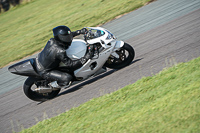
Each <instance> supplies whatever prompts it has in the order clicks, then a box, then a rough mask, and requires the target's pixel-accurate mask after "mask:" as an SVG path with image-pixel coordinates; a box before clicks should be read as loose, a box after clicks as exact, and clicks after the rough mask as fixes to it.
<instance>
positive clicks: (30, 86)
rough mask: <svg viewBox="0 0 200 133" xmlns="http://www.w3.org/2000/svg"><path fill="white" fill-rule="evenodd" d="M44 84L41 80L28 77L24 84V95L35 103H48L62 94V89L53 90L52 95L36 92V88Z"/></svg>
mask: <svg viewBox="0 0 200 133" xmlns="http://www.w3.org/2000/svg"><path fill="white" fill-rule="evenodd" d="M41 83H44V82H42V81H41V80H39V79H37V78H33V77H28V78H27V79H26V81H25V83H24V87H23V89H24V93H25V95H26V96H27V97H28V98H29V99H31V100H34V101H46V100H49V99H52V98H54V97H56V96H57V95H58V93H59V92H60V89H58V90H53V91H52V92H50V93H38V92H36V91H35V89H36V88H38V87H39V86H38V85H39V84H40V85H41Z"/></svg>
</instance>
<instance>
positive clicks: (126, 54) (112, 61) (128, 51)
mask: <svg viewBox="0 0 200 133" xmlns="http://www.w3.org/2000/svg"><path fill="white" fill-rule="evenodd" d="M115 52H116V53H117V54H118V56H119V58H116V57H115V56H113V55H110V57H109V58H108V60H107V61H106V63H105V66H106V67H108V68H112V69H120V68H123V67H125V66H128V65H129V64H130V63H131V62H132V61H133V59H134V57H135V51H134V49H133V48H132V46H130V45H129V44H128V43H124V46H123V47H122V48H120V49H119V50H117V51H115Z"/></svg>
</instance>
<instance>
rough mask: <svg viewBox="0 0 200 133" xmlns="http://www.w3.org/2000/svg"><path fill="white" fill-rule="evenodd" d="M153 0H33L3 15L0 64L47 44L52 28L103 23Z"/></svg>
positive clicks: (77, 27) (0, 65)
mask: <svg viewBox="0 0 200 133" xmlns="http://www.w3.org/2000/svg"><path fill="white" fill-rule="evenodd" d="M149 1H152V0H81V1H80V0H59V2H58V1H55V0H33V1H31V2H30V3H26V4H25V5H20V6H18V7H17V8H13V9H11V10H9V11H8V12H5V13H2V14H1V15H0V20H1V21H0V25H1V27H0V33H1V34H0V47H1V49H0V67H3V66H5V65H6V64H8V63H9V62H11V61H14V60H18V59H21V58H22V57H24V56H27V55H30V54H32V53H34V52H36V51H38V50H40V49H42V48H43V47H44V45H45V44H46V42H47V41H48V39H49V38H51V37H52V31H51V30H52V29H53V28H54V27H55V26H58V25H67V26H69V27H70V28H71V29H72V30H77V29H80V28H82V27H86V26H96V25H98V24H103V23H105V22H107V21H109V20H111V19H113V18H115V17H116V16H118V15H120V14H123V13H126V12H129V11H132V10H134V9H137V8H139V7H141V6H143V5H145V4H146V3H148V2H149Z"/></svg>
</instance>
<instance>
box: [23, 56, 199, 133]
mask: <svg viewBox="0 0 200 133" xmlns="http://www.w3.org/2000/svg"><path fill="white" fill-rule="evenodd" d="M199 66H200V57H199V58H197V59H195V60H192V61H190V62H187V63H181V64H178V65H176V66H174V67H172V68H169V69H166V70H163V71H162V72H160V73H158V74H157V75H155V76H153V77H145V78H142V79H141V80H139V81H137V82H136V83H134V84H132V85H128V86H126V87H124V88H122V89H120V90H118V91H116V92H114V93H111V94H107V95H105V96H102V97H99V98H95V99H92V100H91V101H89V102H87V103H85V104H82V105H81V106H79V107H77V108H73V109H71V110H70V111H68V112H66V113H63V114H61V115H59V116H57V117H54V118H51V119H48V120H44V121H42V122H39V123H38V124H37V125H35V126H33V127H32V128H29V129H26V130H23V131H22V132H23V133H24V132H27V133H29V132H38V133H39V132H41V133H45V132H46V133H47V132H48V133H50V132H52V133H55V132H102V133H104V132H106V133H109V132H110V133H116V132H119V133H129V132H130V133H133V132H139V133H142V132H152V133H155V132H169V133H171V132H173V133H178V132H188V133H190V132H191V133H192V132H195V133H197V132H199V131H200V126H199V125H200V111H199V110H200V78H199V77H200V69H199Z"/></svg>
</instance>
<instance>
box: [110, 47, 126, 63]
mask: <svg viewBox="0 0 200 133" xmlns="http://www.w3.org/2000/svg"><path fill="white" fill-rule="evenodd" d="M116 53H117V54H118V56H119V58H116V57H114V56H113V55H111V56H110V57H109V58H108V60H107V63H108V64H109V65H114V64H115V65H117V64H121V63H123V62H125V61H126V60H127V59H128V57H129V52H128V51H127V50H125V49H124V48H121V49H120V50H117V51H116Z"/></svg>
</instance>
